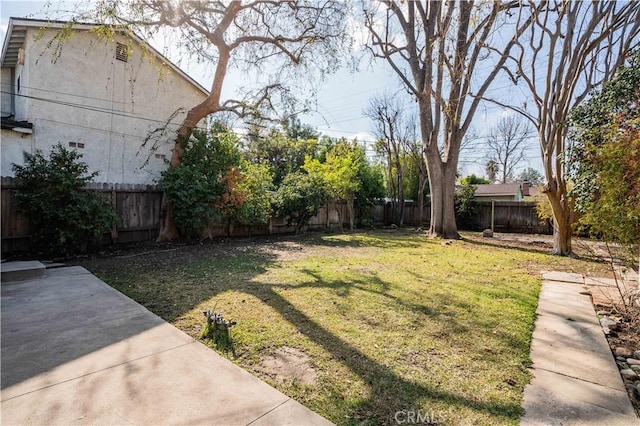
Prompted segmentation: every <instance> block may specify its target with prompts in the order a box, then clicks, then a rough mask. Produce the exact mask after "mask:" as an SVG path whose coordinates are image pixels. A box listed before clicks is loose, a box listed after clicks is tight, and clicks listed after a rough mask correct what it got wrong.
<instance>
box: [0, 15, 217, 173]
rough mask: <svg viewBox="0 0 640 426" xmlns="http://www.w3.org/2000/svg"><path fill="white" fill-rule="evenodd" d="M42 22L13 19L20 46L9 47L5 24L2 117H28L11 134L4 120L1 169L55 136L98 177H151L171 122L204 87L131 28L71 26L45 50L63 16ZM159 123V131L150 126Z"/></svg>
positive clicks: (167, 143)
mask: <svg viewBox="0 0 640 426" xmlns="http://www.w3.org/2000/svg"><path fill="white" fill-rule="evenodd" d="M43 23H46V22H45V21H32V20H13V19H12V22H11V24H10V30H12V31H13V30H16V31H18V34H20V37H18V38H19V39H20V40H22V45H21V46H20V47H18V52H20V50H21V51H22V53H18V55H17V56H16V54H15V48H16V44H15V43H13V42H12V41H11V39H12V32H8V33H7V39H5V43H4V46H3V56H2V61H3V62H2V64H3V66H4V65H5V64H6V65H12V64H13V68H11V67H9V68H10V69H11V70H13V71H12V73H13V81H12V84H13V86H12V90H13V93H14V94H15V96H14V99H13V101H12V103H10V102H7V101H6V100H5V99H4V98H3V117H5V118H8V119H11V120H14V121H19V122H23V121H24V122H29V123H32V124H33V135H29V136H30V137H29V138H26V137H25V135H14V134H13V133H15V132H10V130H6V127H5V126H3V130H2V132H3V134H2V136H3V138H2V139H3V140H2V148H3V158H2V175H5V176H6V175H10V174H11V173H9V171H10V163H12V162H15V163H20V162H21V161H22V160H23V152H31V153H32V152H34V151H35V150H41V151H43V152H44V153H45V154H46V153H48V152H49V151H50V150H51V148H52V147H53V146H54V145H55V144H57V143H61V144H62V145H63V146H65V147H67V148H69V149H76V150H78V151H79V152H81V153H82V154H83V156H84V157H83V161H85V162H86V163H87V164H88V165H89V169H90V171H91V172H94V171H97V172H99V176H98V177H97V178H96V180H97V181H102V182H109V183H130V184H150V183H154V182H155V181H156V180H157V179H158V178H159V176H160V172H161V171H162V170H164V169H165V168H166V163H165V161H164V159H166V158H169V157H170V155H171V152H170V151H171V148H172V146H173V141H174V139H175V130H176V129H177V127H178V126H179V124H180V123H181V121H182V119H183V118H184V116H185V114H186V112H187V111H188V110H189V109H190V108H191V107H193V106H194V105H197V104H198V103H200V102H202V101H203V100H204V99H205V98H206V96H207V95H208V93H207V91H206V90H205V89H203V88H202V87H201V86H200V85H198V84H197V83H195V82H194V81H193V80H192V79H191V78H190V77H188V76H187V75H186V74H184V73H183V72H182V71H180V70H179V69H178V68H177V67H175V65H173V64H171V63H170V62H169V61H168V60H166V58H164V57H162V56H161V55H160V54H159V53H157V52H155V51H153V52H155V53H153V54H152V55H150V52H151V50H150V48H149V47H148V46H145V45H143V44H141V43H140V42H136V41H135V40H139V39H137V38H136V39H132V37H135V35H132V34H130V33H124V32H116V34H115V35H114V37H113V38H112V39H108V40H106V39H100V38H98V37H97V35H96V34H95V32H93V31H91V29H92V28H95V26H86V25H80V26H74V28H75V31H74V32H73V33H72V34H71V36H70V37H69V38H68V39H67V40H65V45H64V47H63V50H62V52H61V55H59V56H57V57H56V56H52V54H54V53H55V52H54V51H53V50H52V49H48V48H47V47H48V46H47V44H48V43H49V41H50V40H51V39H52V38H53V37H54V36H55V35H56V34H57V33H58V31H59V29H60V28H61V27H62V25H63V24H62V23H53V24H51V26H49V27H46V28H44V29H43V28H41V25H42V24H43ZM46 24H47V25H50V24H49V23H46ZM22 28H26V35H25V36H24V37H23V36H22ZM132 40H133V41H132ZM122 46H125V47H126V49H125V51H123V47H122ZM123 54H126V56H123ZM123 59H124V60H123ZM13 61H15V63H13ZM6 68H7V67H4V68H3V75H4V74H6V73H5V72H4V71H5V69H6ZM159 69H160V72H159ZM18 78H19V79H20V88H19V90H18V86H17V81H18ZM3 92H4V90H3ZM8 105H11V108H12V110H11V111H10V114H7V112H6V111H5V108H6V107H7V106H8ZM158 129H163V131H162V132H155V133H154V131H156V130H158ZM150 135H152V137H149V136H150ZM4 152H6V153H8V155H7V156H6V158H5V155H4Z"/></svg>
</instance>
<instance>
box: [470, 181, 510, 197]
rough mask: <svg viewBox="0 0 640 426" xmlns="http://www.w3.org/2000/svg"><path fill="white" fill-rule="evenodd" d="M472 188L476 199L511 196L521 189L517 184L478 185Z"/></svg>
mask: <svg viewBox="0 0 640 426" xmlns="http://www.w3.org/2000/svg"><path fill="white" fill-rule="evenodd" d="M474 186H475V187H476V192H475V196H476V197H500V196H505V195H509V196H513V195H516V194H517V193H518V191H520V189H521V188H520V184H519V183H495V184H479V185H474Z"/></svg>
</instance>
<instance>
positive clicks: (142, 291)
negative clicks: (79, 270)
mask: <svg viewBox="0 0 640 426" xmlns="http://www.w3.org/2000/svg"><path fill="white" fill-rule="evenodd" d="M150 257H151V256H145V258H146V259H142V258H141V257H132V258H130V259H118V260H117V262H116V261H114V260H113V259H102V260H94V261H91V262H88V264H87V265H86V266H87V267H88V268H90V269H91V270H93V271H95V272H96V273H98V275H99V276H101V277H102V278H103V279H105V280H106V282H107V283H109V284H110V285H112V286H114V287H115V288H117V289H119V290H121V291H123V292H124V293H125V294H127V295H129V296H130V297H132V298H133V299H135V300H137V301H138V302H140V303H142V304H143V305H145V306H147V307H148V308H149V309H150V310H152V311H153V312H155V313H157V314H158V315H160V316H162V317H163V318H165V319H167V320H168V321H170V322H172V323H173V324H175V325H176V326H177V327H179V328H181V329H183V330H185V331H186V332H188V333H189V334H191V335H193V336H194V337H197V336H198V335H199V333H200V331H201V330H202V327H203V325H204V324H205V319H204V317H203V315H202V311H205V310H207V309H211V308H213V307H214V306H216V311H221V312H222V313H223V314H224V316H225V318H229V319H232V320H235V321H237V322H238V324H237V325H236V326H234V327H233V329H232V333H231V335H232V339H233V349H234V351H233V352H223V354H224V355H225V356H228V357H229V358H230V359H232V361H234V362H236V363H237V364H239V365H241V366H242V367H244V368H246V369H247V370H249V371H253V372H254V374H256V375H258V376H260V377H261V378H263V379H265V380H267V381H268V382H270V383H271V384H273V385H274V386H276V387H277V388H278V389H279V390H281V391H282V392H284V393H285V394H287V395H289V396H291V397H293V398H294V399H296V400H298V401H299V402H301V403H302V404H304V405H306V406H308V407H309V408H311V409H312V410H314V411H316V412H318V413H319V414H321V415H323V416H325V417H327V418H328V419H329V420H331V421H333V422H335V423H337V424H389V423H395V421H394V415H395V413H396V412H398V411H400V410H409V411H414V412H417V411H421V412H422V413H425V412H429V413H432V414H433V415H434V416H436V418H438V419H441V420H444V421H445V423H446V424H474V425H475V424H486V425H494V424H517V423H518V422H519V419H520V416H521V415H522V409H521V400H522V394H523V390H524V386H525V385H526V384H527V383H528V382H529V380H530V374H529V372H528V371H527V367H529V366H530V362H531V361H530V359H529V344H530V340H531V333H532V329H533V323H534V319H535V310H536V305H537V298H538V293H539V290H540V278H539V274H538V271H539V270H540V269H556V270H580V269H581V268H586V267H587V266H588V262H586V261H584V260H577V259H569V258H563V259H559V258H557V257H552V256H549V255H546V254H541V253H536V252H529V251H524V250H515V249H509V248H500V247H491V246H486V245H481V244H478V243H477V242H473V241H468V240H467V241H455V242H453V243H451V244H443V242H442V241H441V240H430V239H426V238H424V237H422V236H418V235H416V234H411V233H407V232H394V233H385V232H380V231H377V232H367V233H357V234H346V235H326V234H311V235H306V236H303V237H292V238H291V239H290V240H287V239H278V240H275V242H274V240H257V241H255V242H253V243H247V242H245V243H238V242H234V243H230V244H229V246H227V247H225V246H222V245H216V246H214V247H210V246H203V247H187V248H182V249H180V250H177V251H174V252H171V253H170V254H167V255H159V256H155V257H154V259H153V260H149V258H150ZM590 267H592V265H591V266H590ZM125 271H126V272H125ZM285 346H287V347H294V348H297V349H300V350H302V351H304V352H305V353H306V354H307V355H309V356H310V357H311V363H312V367H313V368H314V369H315V370H316V371H317V379H316V381H315V383H314V384H304V385H303V384H300V383H298V382H297V381H296V380H295V379H286V380H279V379H278V378H277V377H274V376H273V375H270V374H268V373H265V372H264V371H262V370H261V369H260V368H259V366H260V362H261V360H263V359H264V358H265V357H267V356H269V355H270V354H272V353H273V352H274V351H275V350H276V349H277V348H280V347H285Z"/></svg>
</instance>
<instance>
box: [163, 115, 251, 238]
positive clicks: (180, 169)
mask: <svg viewBox="0 0 640 426" xmlns="http://www.w3.org/2000/svg"><path fill="white" fill-rule="evenodd" d="M238 144H239V141H238V139H237V137H236V136H235V135H233V134H231V133H230V132H228V131H226V129H225V128H224V127H223V126H222V125H219V124H217V125H215V126H214V127H213V129H211V131H210V132H203V131H195V132H194V134H193V136H192V137H191V139H190V140H189V143H188V144H187V146H186V147H185V151H184V155H183V157H182V162H181V164H180V165H179V166H177V167H172V168H169V169H167V170H166V171H164V172H163V173H162V177H161V179H160V181H159V185H160V188H161V189H162V190H163V191H164V192H165V194H166V195H167V198H168V199H169V202H170V203H172V206H173V217H174V220H175V223H176V225H177V226H178V227H179V228H181V230H182V231H183V232H184V234H185V235H192V234H194V233H196V232H198V231H200V230H202V229H203V228H206V227H207V225H209V224H210V223H211V221H212V220H214V219H217V220H220V219H221V212H220V209H219V205H218V206H217V205H216V204H219V203H220V200H221V198H222V196H223V194H225V191H227V183H228V182H229V181H230V179H231V178H232V177H233V174H230V170H231V169H232V168H234V167H237V166H238V165H239V164H240V151H239V149H238Z"/></svg>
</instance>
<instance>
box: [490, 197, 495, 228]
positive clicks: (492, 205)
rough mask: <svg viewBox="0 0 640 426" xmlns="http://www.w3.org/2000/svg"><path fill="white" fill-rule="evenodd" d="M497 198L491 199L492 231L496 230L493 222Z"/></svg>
mask: <svg viewBox="0 0 640 426" xmlns="http://www.w3.org/2000/svg"><path fill="white" fill-rule="evenodd" d="M495 212H496V200H491V232H494V229H493V222H494V220H495Z"/></svg>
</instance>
